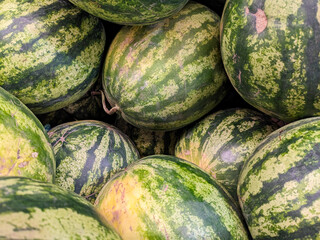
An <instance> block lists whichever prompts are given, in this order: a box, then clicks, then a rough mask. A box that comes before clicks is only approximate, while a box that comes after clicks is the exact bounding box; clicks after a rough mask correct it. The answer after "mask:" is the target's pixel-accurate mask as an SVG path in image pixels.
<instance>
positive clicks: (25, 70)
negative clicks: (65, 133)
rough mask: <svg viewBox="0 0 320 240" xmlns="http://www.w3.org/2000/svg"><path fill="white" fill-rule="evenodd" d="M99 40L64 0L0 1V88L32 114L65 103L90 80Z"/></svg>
mask: <svg viewBox="0 0 320 240" xmlns="http://www.w3.org/2000/svg"><path fill="white" fill-rule="evenodd" d="M105 38H106V36H105V31H104V28H103V24H102V23H101V21H100V20H99V19H98V18H96V17H93V16H91V15H89V14H88V13H86V12H84V11H81V10H80V9H79V8H77V7H75V6H73V5H72V4H71V3H69V2H68V1H65V0H46V1H44V0H40V1H32V0H28V1H15V0H14V1H12V0H5V1H1V2H0V86H2V87H3V88H4V89H6V90H7V91H9V92H11V93H12V94H13V95H15V96H17V97H18V98H19V99H20V100H21V101H22V102H23V103H25V104H26V105H27V106H28V107H29V108H30V109H31V110H32V111H33V112H35V113H37V114H40V113H46V112H51V111H54V110H57V109H60V108H62V107H65V106H66V105H68V104H70V103H72V102H74V101H76V100H77V99H79V98H80V97H81V96H82V95H84V94H85V93H86V92H87V91H88V89H89V88H90V86H91V85H92V84H93V83H94V82H95V81H96V79H97V77H98V74H99V71H100V67H101V61H102V57H103V52H104V47H105Z"/></svg>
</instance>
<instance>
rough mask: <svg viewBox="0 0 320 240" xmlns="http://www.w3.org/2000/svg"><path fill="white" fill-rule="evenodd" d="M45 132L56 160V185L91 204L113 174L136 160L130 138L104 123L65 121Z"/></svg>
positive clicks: (137, 157)
mask: <svg viewBox="0 0 320 240" xmlns="http://www.w3.org/2000/svg"><path fill="white" fill-rule="evenodd" d="M48 135H49V138H50V142H51V144H52V146H53V150H54V154H55V158H56V162H57V163H56V164H57V172H56V184H57V185H59V186H61V187H63V188H65V189H68V190H70V191H74V192H75V193H78V194H80V195H81V196H83V197H85V198H87V199H88V200H89V201H91V202H92V203H93V202H94V200H95V199H96V196H97V195H98V193H99V191H100V190H101V188H102V187H103V185H104V184H105V183H106V182H107V181H108V180H109V178H110V177H111V176H112V175H113V174H115V173H116V172H119V171H120V170H121V169H124V168H126V167H127V165H128V164H130V163H132V162H133V161H135V160H138V159H139V153H138V151H137V149H136V147H135V146H134V145H133V144H132V142H131V140H130V139H129V138H128V137H127V136H126V135H124V134H123V133H122V132H120V131H119V130H118V129H116V128H115V127H113V126H111V125H109V124H107V123H103V122H99V121H93V120H91V121H90V120H84V121H75V122H69V123H64V124H61V125H58V126H56V127H54V128H52V129H51V130H50V131H49V132H48Z"/></svg>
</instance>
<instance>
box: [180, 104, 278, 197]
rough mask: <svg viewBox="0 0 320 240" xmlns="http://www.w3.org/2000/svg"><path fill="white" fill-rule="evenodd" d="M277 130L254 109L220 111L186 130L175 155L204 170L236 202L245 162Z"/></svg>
mask: <svg viewBox="0 0 320 240" xmlns="http://www.w3.org/2000/svg"><path fill="white" fill-rule="evenodd" d="M277 128H278V125H277V124H276V123H274V122H273V121H272V120H271V118H270V117H268V116H267V115H265V114H262V113H260V112H257V111H254V110H250V109H245V108H230V109H225V110H220V111H218V112H214V113H212V114H210V115H208V116H206V117H205V118H203V119H201V120H200V121H198V122H197V123H196V124H194V125H192V126H190V127H188V128H186V129H184V132H183V134H182V135H181V136H180V139H179V140H178V141H177V143H176V146H175V156H177V157H179V158H183V159H185V160H188V161H190V162H192V163H194V164H196V165H197V166H199V167H200V168H202V169H203V170H204V171H206V172H207V173H208V174H210V175H211V176H212V177H213V178H215V179H216V180H217V181H218V182H220V183H221V184H222V185H223V186H224V187H225V188H226V189H227V190H228V192H229V193H230V194H231V195H232V197H233V198H234V199H235V200H236V201H237V199H238V197H237V183H238V177H239V174H240V171H241V169H242V166H243V164H244V162H245V161H246V160H247V159H248V158H249V156H250V154H251V153H252V152H253V151H254V150H255V148H256V146H257V145H258V144H259V143H260V142H261V141H262V140H263V139H264V138H265V137H267V136H268V135H269V134H270V133H272V132H273V131H274V130H276V129H277Z"/></svg>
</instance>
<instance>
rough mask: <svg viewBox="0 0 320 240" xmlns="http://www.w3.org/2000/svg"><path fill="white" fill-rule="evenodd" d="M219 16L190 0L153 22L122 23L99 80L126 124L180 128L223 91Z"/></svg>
mask: <svg viewBox="0 0 320 240" xmlns="http://www.w3.org/2000/svg"><path fill="white" fill-rule="evenodd" d="M219 24H220V17H219V16H218V15H217V14H215V13H214V12H212V11H211V10H210V9H209V8H207V7H205V6H203V5H201V4H198V3H188V4H187V5H186V6H185V7H184V8H183V9H182V10H181V11H180V12H179V13H177V14H175V15H174V16H173V17H171V18H169V19H166V20H164V21H162V22H160V23H158V24H154V25H151V26H133V27H132V26H124V27H123V28H122V29H121V30H120V32H119V33H118V34H117V36H116V37H115V39H114V40H113V42H112V44H111V46H110V48H109V51H108V54H107V57H106V61H105V65H104V70H103V79H102V84H103V87H104V90H105V93H106V96H107V99H108V101H109V102H110V104H111V105H112V106H113V107H116V108H118V111H119V113H120V114H121V116H122V117H123V119H125V120H126V121H127V122H129V123H130V124H132V125H134V126H136V127H139V128H145V129H150V130H164V131H171V130H175V129H178V128H182V127H183V126H186V125H187V124H189V123H191V122H193V121H195V120H197V119H199V118H200V117H202V116H203V115H205V114H206V113H208V112H209V111H210V110H212V109H213V108H214V107H215V106H216V105H217V104H218V103H219V102H220V101H221V100H222V98H223V97H224V96H225V94H226V91H227V89H226V82H227V76H226V74H225V72H224V69H223V66H222V61H221V54H220V48H219V45H220V43H219Z"/></svg>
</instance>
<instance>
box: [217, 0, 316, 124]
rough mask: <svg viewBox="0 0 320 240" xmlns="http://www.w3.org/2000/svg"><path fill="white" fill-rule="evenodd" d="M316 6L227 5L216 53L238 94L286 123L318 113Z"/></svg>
mask: <svg viewBox="0 0 320 240" xmlns="http://www.w3.org/2000/svg"><path fill="white" fill-rule="evenodd" d="M319 7H320V2H319V1H315V0H313V1H289V0H279V1H273V0H254V1H247V0H233V1H227V3H226V5H225V9H224V13H223V16H222V21H221V23H222V24H221V53H222V59H223V63H224V66H225V69H226V71H227V74H228V76H229V78H230V80H231V82H232V84H233V86H234V87H235V88H236V89H237V91H238V92H239V93H240V95H241V96H242V97H243V98H244V99H245V100H246V101H247V102H248V103H250V104H251V105H253V106H254V107H256V108H258V109H259V110H261V111H263V112H265V113H267V114H269V115H272V116H274V117H276V118H279V119H281V120H284V121H286V122H290V121H294V120H297V119H301V118H305V117H310V116H316V115H319V114H320V91H319V89H320V83H319V79H318V77H319V74H320V65H319V62H320V61H319V53H320V47H319V44H318V42H319V41H320V25H319Z"/></svg>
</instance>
